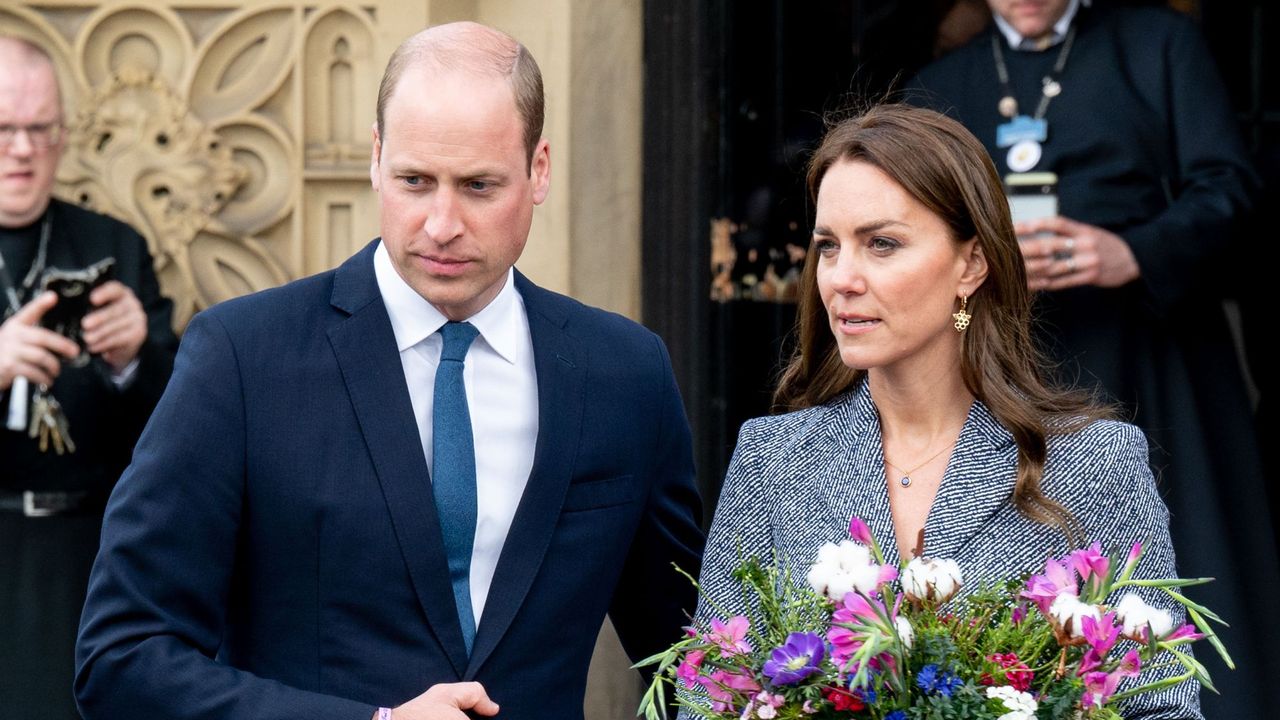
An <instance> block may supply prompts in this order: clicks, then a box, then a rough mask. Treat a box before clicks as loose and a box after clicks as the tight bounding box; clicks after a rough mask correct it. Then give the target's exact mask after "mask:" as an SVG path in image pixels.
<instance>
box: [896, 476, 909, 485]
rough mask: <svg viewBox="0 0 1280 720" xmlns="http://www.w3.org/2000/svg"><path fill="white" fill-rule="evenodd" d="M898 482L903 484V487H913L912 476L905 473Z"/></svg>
mask: <svg viewBox="0 0 1280 720" xmlns="http://www.w3.org/2000/svg"><path fill="white" fill-rule="evenodd" d="M898 483H899V484H900V485H902V487H911V478H909V477H907V476H906V475H903V476H902V478H901V479H899V480H898Z"/></svg>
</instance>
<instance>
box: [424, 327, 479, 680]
mask: <svg viewBox="0 0 1280 720" xmlns="http://www.w3.org/2000/svg"><path fill="white" fill-rule="evenodd" d="M440 334H441V335H442V336H443V337H444V349H443V350H442V351H441V353H440V366H439V367H438V368H436V387H435V399H434V401H433V403H434V407H435V409H434V410H433V411H432V414H431V453H432V458H433V462H432V468H431V487H432V489H433V492H434V493H435V497H436V514H437V515H438V516H439V517H440V528H441V530H442V531H443V533H444V548H445V554H446V556H447V557H448V559H449V579H450V581H451V582H452V583H453V601H454V603H455V604H457V606H458V620H459V621H460V622H461V623H462V639H463V641H464V642H465V643H466V645H467V654H468V655H470V654H471V642H472V640H474V639H475V636H476V620H475V616H474V615H473V614H472V612H471V547H472V545H473V544H474V543H475V534H476V452H475V441H474V440H473V439H472V437H471V413H470V412H468V410H467V390H466V387H465V386H464V385H463V384H462V367H463V362H464V361H465V360H466V357H467V348H468V347H470V346H471V341H472V340H475V339H476V335H477V334H478V331H477V330H476V329H475V326H473V325H472V324H471V323H457V322H450V323H445V325H444V327H442V328H440Z"/></svg>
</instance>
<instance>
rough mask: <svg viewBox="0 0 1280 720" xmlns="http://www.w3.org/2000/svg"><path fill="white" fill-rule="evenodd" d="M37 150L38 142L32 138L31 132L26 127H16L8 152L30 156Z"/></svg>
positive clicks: (19, 155)
mask: <svg viewBox="0 0 1280 720" xmlns="http://www.w3.org/2000/svg"><path fill="white" fill-rule="evenodd" d="M35 151H36V144H35V143H34V142H32V140H31V133H30V132H28V131H27V129H26V128H25V127H21V126H19V127H17V128H14V132H13V138H11V139H10V140H9V147H8V148H7V149H6V152H8V154H10V155H17V156H18V157H28V156H30V155H32V154H34V153H35Z"/></svg>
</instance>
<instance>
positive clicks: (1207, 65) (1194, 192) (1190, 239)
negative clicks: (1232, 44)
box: [1121, 13, 1258, 310]
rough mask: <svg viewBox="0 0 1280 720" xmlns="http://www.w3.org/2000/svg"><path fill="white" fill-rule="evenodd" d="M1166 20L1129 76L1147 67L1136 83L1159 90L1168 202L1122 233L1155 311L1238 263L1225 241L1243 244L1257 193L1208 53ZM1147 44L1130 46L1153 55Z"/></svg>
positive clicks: (1194, 33)
mask: <svg viewBox="0 0 1280 720" xmlns="http://www.w3.org/2000/svg"><path fill="white" fill-rule="evenodd" d="M1169 15H1173V14H1172V13H1169ZM1170 22H1171V27H1170V29H1169V34H1168V40H1167V42H1166V43H1165V44H1164V46H1163V47H1161V48H1159V49H1158V50H1157V52H1158V53H1159V54H1157V55H1156V57H1154V58H1132V60H1133V62H1132V63H1130V67H1131V68H1132V70H1131V71H1132V72H1135V73H1140V72H1141V70H1140V68H1143V67H1151V68H1152V74H1151V75H1150V76H1145V77H1142V78H1141V79H1138V80H1137V81H1136V82H1137V84H1138V85H1146V86H1148V87H1150V86H1155V87H1157V88H1159V90H1158V92H1157V93H1156V97H1158V98H1160V99H1161V101H1162V105H1163V107H1162V108H1161V110H1162V112H1164V114H1165V116H1166V117H1167V118H1168V123H1169V143H1170V144H1171V147H1169V148H1168V149H1167V151H1166V154H1167V156H1168V157H1169V158H1170V159H1171V161H1172V167H1170V168H1168V172H1170V173H1171V176H1170V177H1168V178H1167V181H1168V185H1167V187H1166V188H1165V190H1166V192H1167V194H1168V195H1169V204H1168V206H1167V207H1166V208H1165V210H1164V211H1163V212H1161V213H1160V214H1158V215H1156V216H1155V217H1153V218H1151V219H1150V220H1149V221H1148V222H1146V223H1143V224H1141V225H1138V226H1136V227H1133V228H1130V229H1128V230H1126V231H1124V232H1123V233H1121V234H1122V235H1123V236H1124V239H1125V240H1126V241H1127V242H1128V243H1129V246H1130V247H1131V248H1132V250H1133V254H1134V257H1135V258H1136V259H1137V261H1138V266H1139V267H1140V268H1141V269H1142V276H1143V278H1144V281H1145V285H1146V287H1147V289H1148V291H1149V292H1150V294H1151V296H1152V297H1153V299H1154V301H1155V303H1156V306H1157V307H1158V308H1161V309H1165V310H1168V309H1169V308H1170V307H1172V306H1173V305H1175V304H1177V303H1179V302H1181V301H1185V300H1187V299H1189V298H1191V297H1193V296H1194V295H1195V294H1196V292H1197V291H1198V290H1201V289H1203V288H1204V287H1205V285H1206V282H1207V281H1209V280H1211V279H1215V278H1216V276H1217V275H1219V274H1221V273H1222V272H1225V271H1226V270H1227V263H1229V262H1231V261H1234V259H1235V258H1238V257H1241V255H1240V253H1238V252H1229V250H1230V247H1231V245H1232V243H1234V242H1244V241H1246V239H1245V238H1243V237H1241V236H1240V233H1241V231H1242V229H1243V223H1244V221H1245V219H1246V216H1247V214H1248V213H1249V211H1250V210H1251V208H1252V205H1253V202H1254V196H1255V195H1256V193H1257V190H1258V180H1257V176H1256V175H1255V173H1254V171H1253V168H1252V165H1251V164H1250V162H1249V158H1248V155H1247V153H1246V151H1245V148H1244V143H1243V140H1242V139H1241V137H1240V131H1239V127H1238V125H1237V123H1236V119H1235V116H1234V114H1233V112H1232V109H1231V101H1230V98H1229V97H1227V92H1226V89H1225V87H1224V86H1223V84H1222V80H1221V79H1220V78H1219V77H1218V74H1217V70H1216V67H1215V65H1214V62H1213V58H1212V56H1211V55H1210V54H1209V51H1208V48H1207V47H1206V46H1205V44H1204V41H1203V39H1202V38H1201V37H1200V34H1199V31H1198V30H1197V29H1196V27H1195V25H1194V23H1193V22H1192V21H1191V20H1189V19H1187V18H1182V17H1172V18H1171V20H1170ZM1142 32H1143V33H1146V32H1147V30H1143V31H1142ZM1151 44H1153V43H1151V42H1150V41H1148V42H1144V43H1137V44H1136V45H1141V46H1142V47H1144V48H1147V49H1148V51H1150V50H1156V48H1152V47H1150V45H1151ZM1250 244H1252V243H1250Z"/></svg>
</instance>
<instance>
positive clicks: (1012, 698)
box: [987, 685, 1039, 720]
mask: <svg viewBox="0 0 1280 720" xmlns="http://www.w3.org/2000/svg"><path fill="white" fill-rule="evenodd" d="M987 697H989V698H993V699H998V700H1000V702H1001V704H1002V705H1004V707H1005V709H1006V710H1008V711H1009V712H1007V713H1005V714H1003V715H1001V716H1000V717H999V718H998V719H997V720H1035V717H1036V709H1037V708H1038V707H1039V705H1038V703H1036V699H1035V698H1034V697H1032V696H1031V693H1026V692H1020V691H1019V690H1018V689H1017V688H1015V687H1013V686H1012V685H1001V686H999V687H989V688H987Z"/></svg>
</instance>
